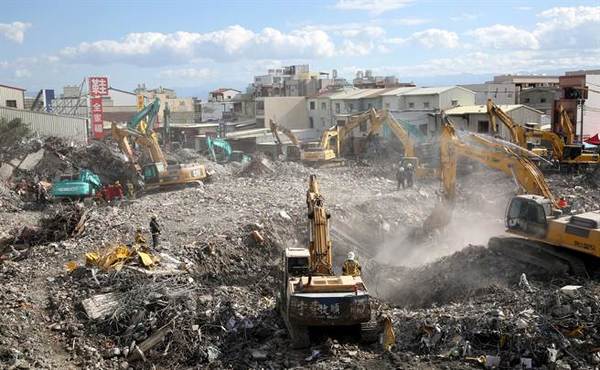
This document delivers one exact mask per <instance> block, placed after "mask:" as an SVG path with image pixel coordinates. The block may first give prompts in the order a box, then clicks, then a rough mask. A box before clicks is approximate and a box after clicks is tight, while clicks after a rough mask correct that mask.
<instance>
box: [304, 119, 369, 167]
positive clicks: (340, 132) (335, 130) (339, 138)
mask: <svg viewBox="0 0 600 370" xmlns="http://www.w3.org/2000/svg"><path fill="white" fill-rule="evenodd" d="M378 116H379V115H378V113H377V111H376V110H375V109H374V108H371V109H369V110H367V111H365V112H362V113H359V114H355V115H353V116H351V117H350V120H349V121H348V122H347V123H346V124H345V125H343V126H341V125H336V126H334V127H332V128H330V129H328V130H325V131H323V134H322V135H321V141H319V142H314V143H308V144H307V145H305V146H304V148H303V150H302V151H301V159H302V161H303V162H305V163H307V164H322V163H326V162H332V161H333V160H335V159H336V158H339V157H341V153H342V149H343V148H344V141H345V140H346V137H347V136H348V135H349V134H350V133H351V132H352V130H354V129H355V128H356V127H358V126H360V125H361V124H363V123H366V122H367V121H369V120H371V124H373V123H374V122H375V121H376V120H377V119H378ZM332 141H335V142H334V144H332Z"/></svg>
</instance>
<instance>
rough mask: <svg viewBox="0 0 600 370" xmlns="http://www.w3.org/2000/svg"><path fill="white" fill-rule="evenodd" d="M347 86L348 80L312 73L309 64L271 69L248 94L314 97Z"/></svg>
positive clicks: (335, 72)
mask: <svg viewBox="0 0 600 370" xmlns="http://www.w3.org/2000/svg"><path fill="white" fill-rule="evenodd" d="M345 85H347V83H346V80H344V79H340V78H338V76H337V71H335V70H334V71H333V72H332V77H331V78H329V73H323V72H311V71H310V69H309V66H308V64H300V65H292V66H286V67H282V68H274V69H269V70H268V73H267V74H266V75H261V76H255V77H254V82H253V83H252V84H251V85H250V86H248V89H247V93H249V94H251V95H253V96H255V97H260V96H312V95H315V94H317V93H318V92H320V91H322V90H324V89H327V88H330V87H340V86H345Z"/></svg>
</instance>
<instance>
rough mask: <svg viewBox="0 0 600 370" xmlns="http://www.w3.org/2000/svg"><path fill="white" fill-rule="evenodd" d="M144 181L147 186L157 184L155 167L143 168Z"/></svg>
mask: <svg viewBox="0 0 600 370" xmlns="http://www.w3.org/2000/svg"><path fill="white" fill-rule="evenodd" d="M143 172H144V181H145V182H146V183H148V184H152V183H158V182H159V178H158V169H157V168H156V166H155V165H153V164H151V165H148V166H145V167H144V171H143Z"/></svg>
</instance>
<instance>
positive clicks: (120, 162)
mask: <svg viewBox="0 0 600 370" xmlns="http://www.w3.org/2000/svg"><path fill="white" fill-rule="evenodd" d="M84 168H85V169H89V170H91V171H93V172H94V173H96V174H97V175H98V176H100V179H101V180H102V182H103V183H113V182H114V181H117V180H119V181H122V182H125V181H127V180H130V179H135V176H136V175H135V174H134V173H133V171H132V169H131V167H129V165H128V163H127V162H126V159H125V158H124V156H123V155H122V154H121V153H120V151H119V150H118V149H117V148H116V147H114V146H112V145H110V144H108V143H102V142H94V143H92V144H90V145H80V144H75V143H72V142H68V141H66V140H64V139H60V138H55V137H48V138H44V139H30V140H28V141H26V142H25V143H24V144H23V145H21V146H19V147H18V148H17V149H15V150H11V151H9V152H8V153H6V154H5V155H4V156H3V159H2V167H1V168H0V175H1V176H2V178H3V179H6V180H8V179H12V180H20V179H26V180H29V181H34V182H35V181H39V180H41V179H49V180H51V181H52V180H54V179H55V178H56V177H57V176H60V175H62V174H65V173H73V172H75V171H77V170H80V169H84Z"/></svg>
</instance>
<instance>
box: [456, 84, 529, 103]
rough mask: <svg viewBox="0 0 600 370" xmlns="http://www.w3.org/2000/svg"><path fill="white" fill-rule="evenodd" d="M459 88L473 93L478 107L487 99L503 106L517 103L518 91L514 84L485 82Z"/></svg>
mask: <svg viewBox="0 0 600 370" xmlns="http://www.w3.org/2000/svg"><path fill="white" fill-rule="evenodd" d="M460 86H461V87H464V88H465V89H469V90H471V91H474V92H475V104H478V105H479V104H485V103H486V102H487V100H488V99H492V100H493V101H494V103H496V104H504V105H508V104H515V103H516V102H517V100H516V99H517V97H518V91H517V86H516V85H515V84H514V83H494V82H486V83H483V84H471V85H460Z"/></svg>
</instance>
